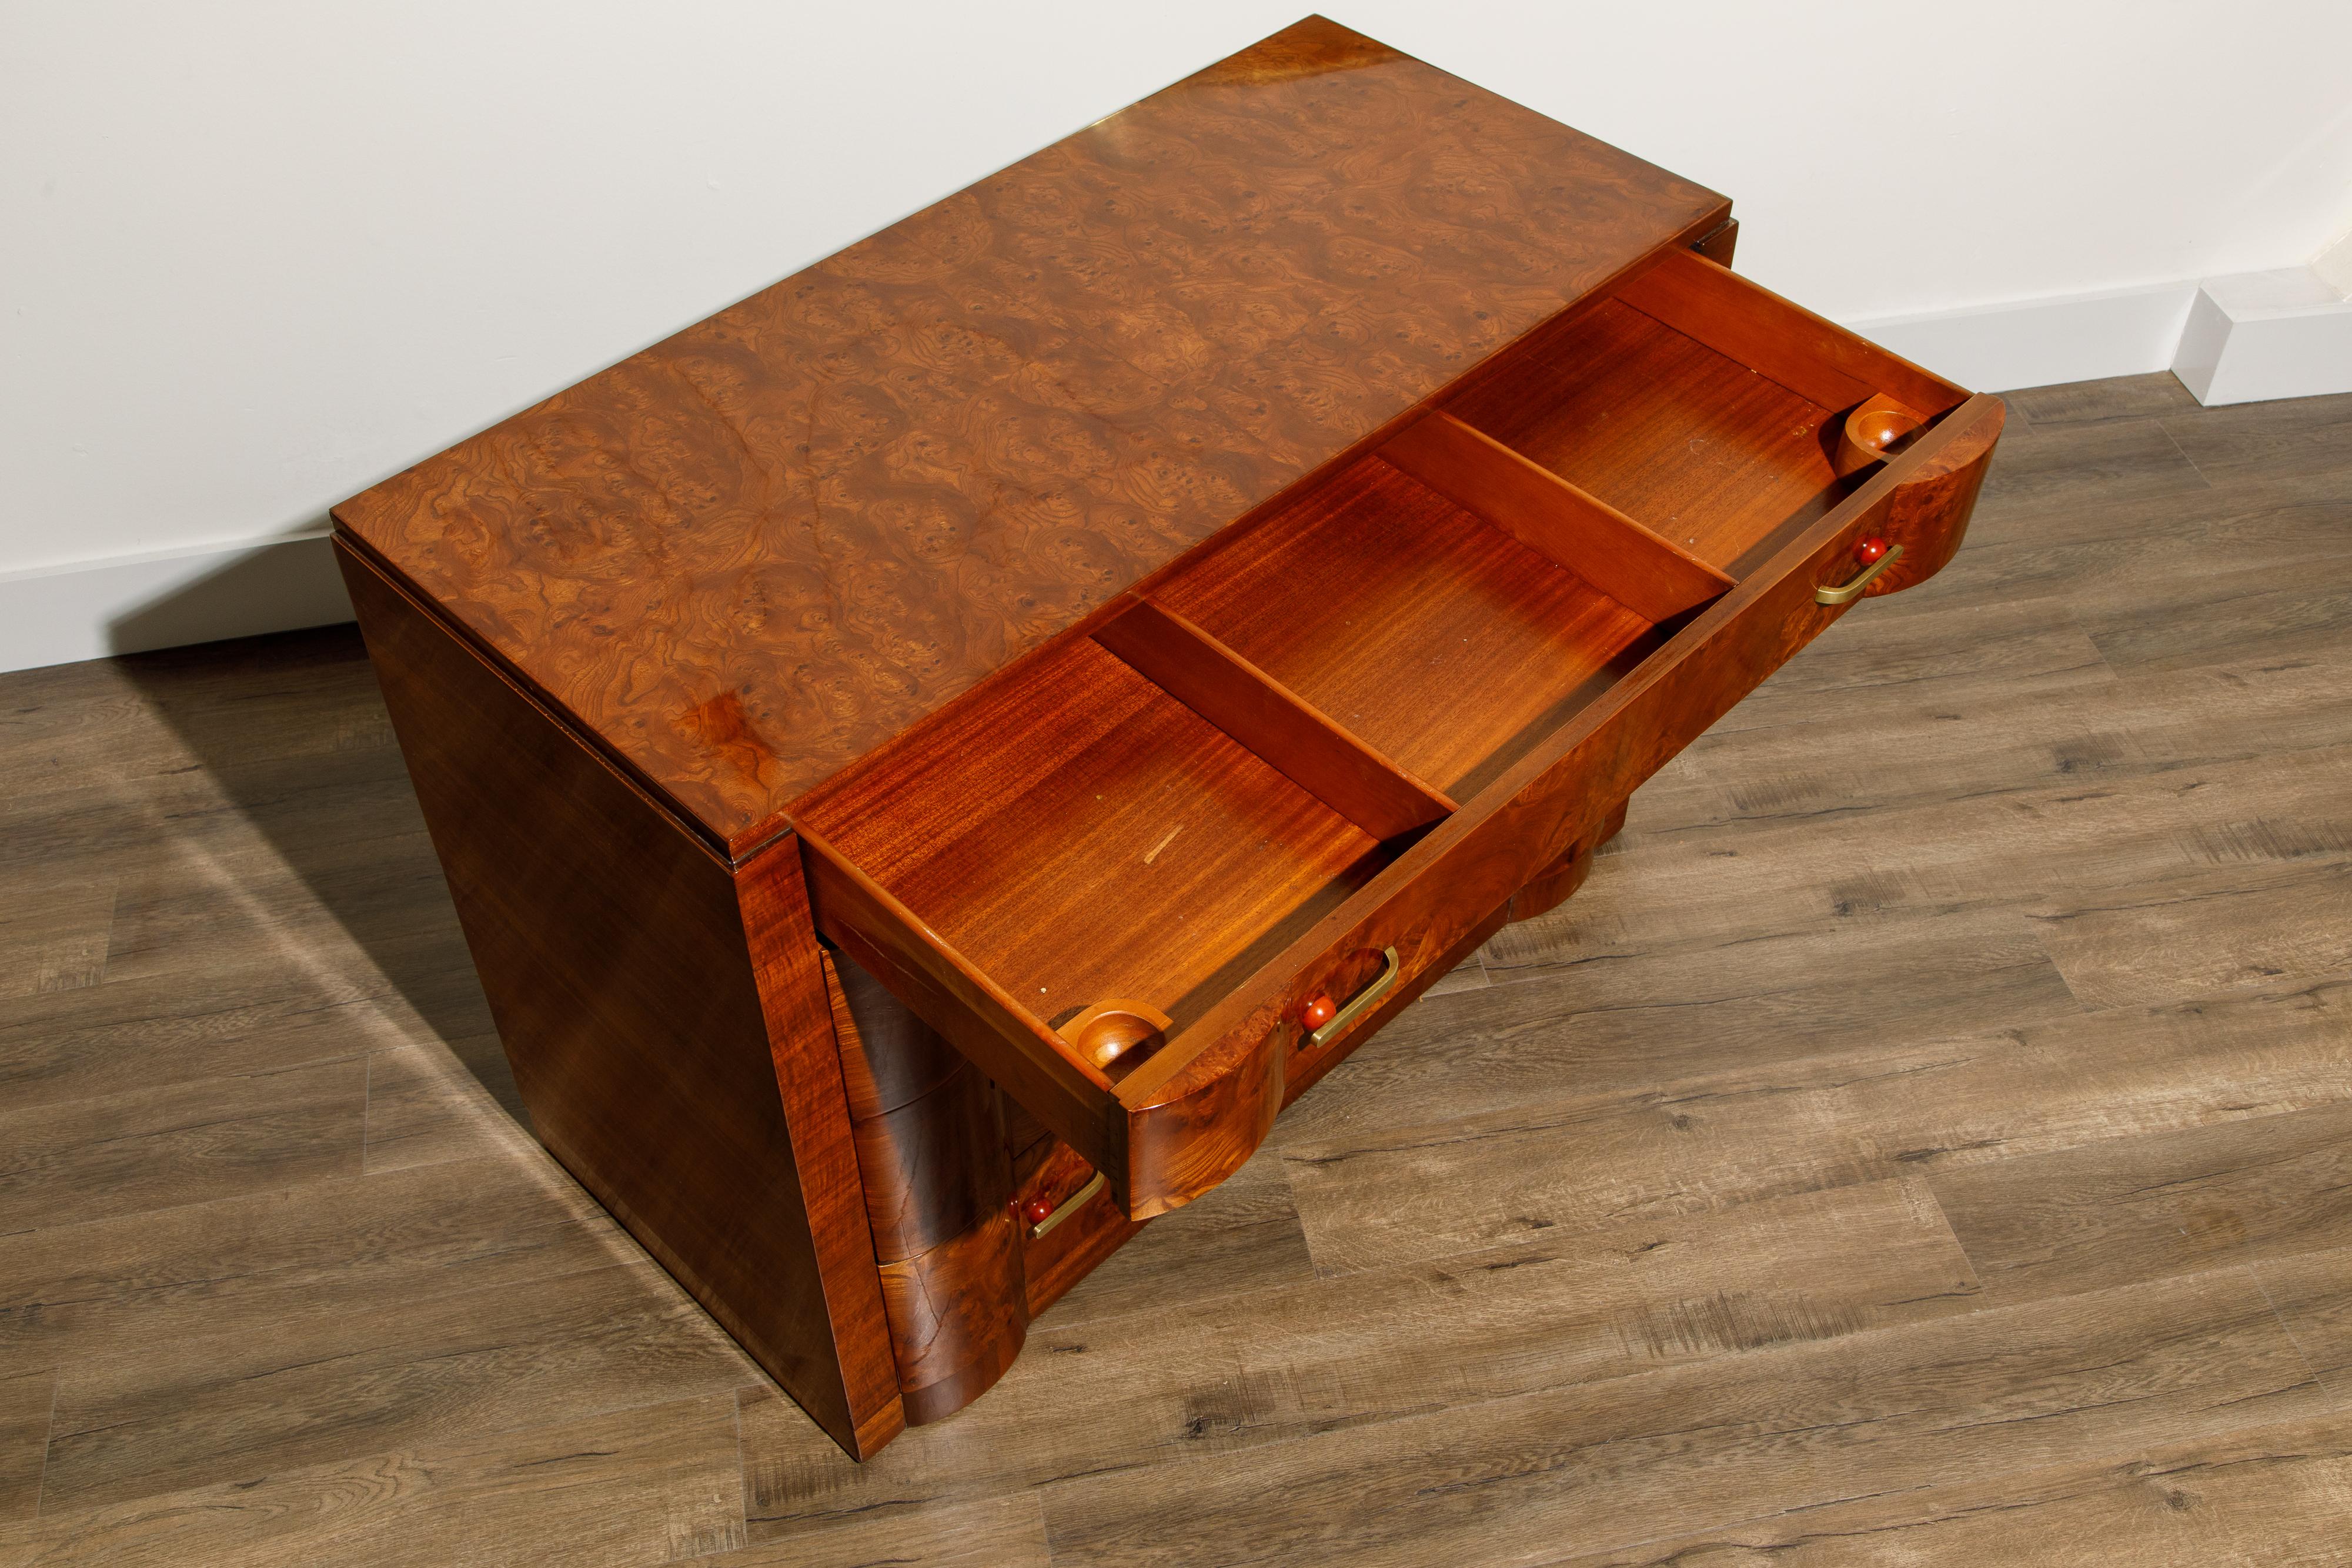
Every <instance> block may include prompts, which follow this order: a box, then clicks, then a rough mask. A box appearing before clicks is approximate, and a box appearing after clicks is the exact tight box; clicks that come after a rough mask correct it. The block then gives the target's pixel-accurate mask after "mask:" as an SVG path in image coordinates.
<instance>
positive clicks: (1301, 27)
mask: <svg viewBox="0 0 2352 1568" xmlns="http://www.w3.org/2000/svg"><path fill="white" fill-rule="evenodd" d="M1728 210H1729V207H1728V204H1727V202H1726V201H1725V200H1724V199H1723V198H1722V197H1720V196H1717V195H1716V194H1714V193H1711V192H1709V191H1706V190H1705V189H1703V188H1701V187H1700V186H1697V185H1695V184H1692V183H1689V182H1687V181H1685V180H1682V179H1678V178H1676V177H1675V176H1674V175H1671V174H1668V173H1666V172H1664V171H1662V170H1659V169H1657V168H1654V167H1653V166H1652V165H1650V164H1648V163H1645V162H1642V161H1641V160H1640V159H1637V158H1633V157H1630V156H1628V155H1627V154H1625V153H1623V152H1618V151H1617V150H1615V149H1614V148H1611V147H1608V146H1605V145H1603V144H1602V143H1601V142H1598V141H1593V140H1592V139H1591V138H1590V137H1586V136H1583V135H1580V134H1579V133H1578V132H1576V131H1571V130H1569V129H1568V128H1567V127H1565V126H1562V125H1559V124H1557V123H1556V122H1554V121H1552V120H1547V119H1545V118H1544V117H1543V116H1541V115H1538V114H1536V113H1534V112H1533V111H1531V110H1526V109H1522V108H1520V107H1519V106H1517V105H1516V104H1513V103H1510V102H1507V101H1506V100H1505V99H1500V98H1497V97H1496V96H1495V95H1493V94H1492V93H1488V92H1484V91H1482V90H1480V89H1477V88H1475V87H1472V86H1470V85H1469V84H1467V83H1465V82H1463V81H1461V80H1459V79H1458V78H1454V77H1452V76H1449V75H1447V74H1446V73H1444V71H1441V70H1437V69H1435V68H1433V67H1430V66H1428V65H1425V64H1423V63H1422V62H1421V61H1419V60H1415V59H1412V58H1411V57H1407V56H1404V55H1402V54H1399V53H1397V52H1396V51H1394V50H1392V49H1390V48H1388V47H1385V46H1383V45H1381V44H1377V43H1374V42H1373V41H1371V40H1370V39H1368V38H1365V37H1361V36H1360V35H1358V34H1356V33H1353V32H1350V31H1349V30H1348V29H1347V28H1345V27H1342V26H1339V25H1337V24H1335V23H1332V22H1329V21H1326V20H1324V19H1322V18H1320V17H1310V18H1308V19H1307V20H1306V21H1303V22H1300V23H1298V24H1297V25H1296V26H1292V27H1290V28H1287V29H1286V30H1285V31H1284V32H1282V33H1279V34H1277V35H1276V36H1275V37H1271V38H1268V39H1266V40H1265V41H1264V42H1262V43H1260V44H1257V45H1255V47H1251V48H1249V49H1246V50H1244V51H1243V52H1242V53H1240V54H1237V55H1234V56H1233V57H1230V58H1228V59H1225V60H1223V61H1221V62H1220V63H1218V64H1217V65H1215V66H1213V67H1211V68H1208V69H1207V70H1204V71H1202V72H1201V73H1200V74H1198V75H1196V76H1193V77H1190V78H1186V79H1185V80H1183V81H1181V82H1179V83H1177V84H1176V85H1175V86H1173V87H1171V88H1169V89H1166V90H1164V91H1162V92H1160V93H1157V94H1155V95H1153V96H1152V97H1150V98H1148V99H1144V100H1143V101H1142V102H1140V103H1138V104H1136V105H1135V106H1134V107H1132V108H1130V109H1128V110H1123V111H1121V112H1119V113H1118V114H1115V115H1112V116H1111V117H1110V118H1108V119H1107V120H1102V121H1100V122H1098V123H1097V124H1095V125H1092V126H1089V127H1088V128H1087V129H1086V130H1085V131H1080V132H1078V133H1077V134H1076V135H1074V136H1071V137H1068V138H1066V139H1065V140H1064V141H1059V142H1056V143H1055V144H1054V145H1053V146H1051V147H1048V148H1046V149H1045V150H1044V151H1043V152H1038V153H1036V154H1034V156H1032V157H1029V158H1027V159H1024V160H1023V161H1022V162H1019V163H1016V164H1014V165H1013V167H1011V168H1009V169H1007V170H1005V171H1003V172H1001V173H998V174H996V175H993V176H992V177H991V178H989V179H987V180H984V181H982V182H981V183H979V184H976V185H974V186H972V187H971V188H970V189H968V190H966V191H963V192H961V193H959V194H957V195H954V196H951V197H949V198H948V199H947V200H945V201H943V202H940V204H937V205H935V206H932V207H929V208H927V209H925V210H924V211H922V212H920V213H918V214H915V215H914V216H912V217H909V218H908V219H906V220H905V221H903V222H901V223H899V224H897V225H893V226H892V227H890V228H888V229H886V230H884V231H882V232H881V233H879V234H877V235H873V236H872V237H871V238H868V239H866V240H864V241H861V242H860V243H858V244H856V245H855V246H850V247H849V248H848V249H847V250H845V251H842V252H841V253H839V254H838V255H836V256H832V257H830V258H828V259H827V260H825V261H823V262H820V263H818V264H817V265H816V266H814V267H810V268H808V269H807V270H806V271H804V272H801V273H797V274H795V275H793V277H788V278H786V279H784V280H783V281H782V282H781V283H778V284H776V285H774V286H773V287H769V288H767V289H765V290H763V291H761V293H758V294H755V295H753V296H752V297H751V298H748V299H746V300H744V301H742V302H741V303H740V304H738V305H735V306H733V307H731V308H728V309H726V310H723V311H721V312H720V313H719V314H718V315H716V316H713V317H712V318H710V319H709V320H706V321H704V322H702V323H700V324H699V325H698V326H695V327H692V328H689V329H687V330H686V331H683V332H681V333H679V334H677V336H676V337H673V338H671V339H669V340H667V341H664V342H661V343H658V344H656V345H655V346H654V347H652V348H650V349H647V350H645V351H643V352H642V353H639V354H636V355H634V356H632V357H631V358H629V359H628V360H625V361H623V362H621V363H620V364H617V365H615V366H614V367H613V368H611V369H610V370H607V371H603V372H601V373H600V374H598V375H595V376H593V377H591V378H590V379H588V380H587V381H585V382H581V383H580V384H579V385H577V386H575V387H572V388H571V389H570V390H568V391H565V392H560V393H558V394H557V395H555V396H554V397H551V398H550V399H548V400H547V401H546V402H542V403H541V404H539V405H538V406H537V407H535V408H532V409H530V410H528V411H526V412H525V413H520V414H518V415H516V416H515V417H514V418H512V419H509V420H508V421H506V422H505V423H501V424H499V425H496V426H494V427H493V428H491V429H489V430H487V431H485V432H483V433H482V434H478V435H476V436H474V437H472V438H470V439H468V440H467V441H464V442H461V443H460V444H457V446H454V447H452V448H450V449H449V450H448V451H447V452H445V453H443V454H441V455H439V456H437V457H435V458H432V459H430V460H429V461H427V462H425V463H422V464H420V465H417V466H416V467H415V468H412V469H410V470H408V471H407V472H406V473H404V474H402V475H399V476H396V477H394V478H393V479H391V480H388V481H386V482H385V483H384V484H382V485H379V486H376V487H375V488H374V489H372V490H369V491H367V492H366V493H365V494H363V495H361V496H358V497H354V498H352V500H350V501H347V502H345V503H344V504H343V505H341V507H337V508H335V517H336V519H337V521H338V522H339V523H341V525H342V526H343V528H345V529H346V530H348V531H349V532H350V533H352V534H353V535H355V536H357V538H359V539H360V540H362V542H363V543H364V544H365V545H367V546H368V547H370V548H371V549H373V550H374V551H375V552H376V553H377V554H378V555H379V556H380V557H381V558H382V559H384V560H385V561H386V562H388V563H389V564H390V565H391V566H393V567H394V569H396V570H399V571H400V572H402V573H404V575H405V576H406V577H407V578H408V579H409V580H410V581H411V582H413V583H414V584H415V585H416V587H417V588H418V589H420V590H421V591H423V592H424V593H425V594H426V595H427V596H429V597H430V598H431V599H433V600H434V601H437V602H438V603H439V605H440V606H441V607H442V609H443V611H444V612H446V614H447V615H449V616H450V617H451V618H453V619H454V620H455V621H456V622H458V623H460V624H461V625H462V626H464V627H465V628H466V629H467V631H468V632H471V633H472V634H473V635H474V636H475V637H477V638H478V639H479V640H480V641H481V642H482V643H485V644H487V645H488V647H489V648H491V649H493V650H494V651H496V652H497V653H499V654H500V655H502V656H503V657H504V658H505V659H506V660H507V661H508V662H509V664H511V665H512V666H513V667H514V668H515V669H516V670H518V671H520V673H521V674H522V675H523V676H524V677H525V678H526V679H527V680H528V681H529V682H530V684H532V685H535V686H536V687H537V688H538V689H539V691H540V692H541V695H543V696H545V697H547V698H549V699H551V701H552V702H553V703H555V704H556V705H558V706H560V707H561V708H562V709H563V710H566V711H567V712H568V713H569V715H570V716H572V718H573V719H574V720H575V721H576V722H577V723H578V724H579V725H580V727H582V728H583V730H584V731H585V732H587V733H588V734H590V735H591V736H593V737H598V738H600V739H601V740H602V741H603V743H604V745H605V746H606V747H609V748H610V749H611V750H612V751H613V752H614V754H615V755H616V756H617V757H618V758H621V759H622V760H623V761H624V762H625V763H626V764H628V765H629V766H631V767H632V768H634V769H635V771H636V772H637V773H638V774H639V775H640V776H641V777H642V779H644V780H645V781H646V782H648V783H650V784H651V785H653V786H654V787H655V788H656V789H658V790H660V791H663V792H665V793H666V794H667V795H668V796H669V797H670V799H671V800H673V801H674V802H675V803H676V804H677V806H678V807H679V808H681V809H682V810H683V811H684V812H685V813H686V814H687V815H688V817H690V818H691V819H693V820H696V821H699V822H700V823H701V824H702V826H703V828H704V829H705V830H706V831H708V832H709V835H710V836H711V837H712V838H713V839H714V840H715V841H719V842H721V843H723V844H725V845H726V846H728V847H729V848H730V849H731V850H734V851H737V852H742V851H745V850H748V849H750V848H752V847H755V846H756V845H757V844H758V843H759V842H760V841H762V840H763V839H765V838H766V837H768V836H769V835H771V834H772V832H773V831H776V829H777V828H778V827H780V826H781V825H782V821H783V813H784V812H785V811H786V810H787V809H788V808H789V806H790V804H791V802H792V801H793V800H794V798H796V797H797V796H799V795H800V794H801V793H803V791H804V790H806V789H809V788H810V787H812V786H814V785H815V784H816V783H818V782H820V781H822V780H823V779H826V778H827V777H829V776H831V775H832V774H833V773H835V771H837V770H838V769H840V768H843V767H844V766H845V765H847V764H848V763H850V762H852V761H854V760H856V758H859V757H860V756H862V755H864V754H865V753H866V752H867V751H869V750H871V749H872V748H873V747H876V746H877V745H879V744H880V743H881V742H882V741H884V740H886V739H887V738H889V737H891V736H893V735H895V734H897V733H898V732H899V731H901V730H904V729H905V728H907V727H908V726H910V725H912V724H913V723H914V722H915V721H917V720H918V719H919V718H921V717H923V716H925V715H926V714H928V713H930V712H932V711H933V710H935V709H937V708H939V707H940V706H942V705H943V704H945V703H947V702H948V701H950V699H952V698H953V697H955V696H956V695H958V694H959V693H961V692H962V691H964V690H966V689H967V688H969V687H970V686H971V685H972V684H973V683H974V682H976V681H978V680H979V679H981V678H982V676H984V675H986V674H989V673H990V672H991V671H992V670H994V669H996V668H998V667H1000V666H1002V665H1003V664H1005V663H1007V662H1008V661H1010V660H1011V659H1013V658H1014V657H1015V656H1017V655H1018V654H1020V653H1024V651H1026V650H1028V649H1030V648H1032V647H1034V646H1035V645H1037V644H1038V643H1042V642H1044V641H1045V639H1047V638H1049V637H1051V636H1053V635H1054V634H1055V633H1056V632H1060V631H1062V630H1064V629H1066V628H1067V627H1068V626H1070V625H1071V624H1073V623H1074V622H1077V621H1078V620H1080V619H1082V618H1083V617H1084V616H1085V615H1086V614H1087V612H1090V611H1092V610H1093V609H1095V608H1096V607H1097V606H1098V605H1100V604H1102V603H1103V602H1104V601H1107V600H1108V599H1109V598H1111V597H1112V596H1113V595H1115V594H1117V593H1118V592H1119V591H1122V590H1123V589H1125V588H1127V587H1129V585H1131V584H1132V583H1134V582H1136V581H1138V580H1140V579H1142V578H1144V577H1146V576H1148V575H1149V574H1150V572H1152V571H1154V570H1157V569H1159V568H1160V567H1161V566H1163V565H1165V564H1166V563H1167V562H1169V561H1171V560H1172V559H1175V558H1176V557H1177V556H1178V555H1180V554H1181V553H1182V552H1183V551H1184V550H1185V549H1188V548H1190V547H1191V546H1192V545H1195V544H1198V543H1199V542H1201V541H1202V540H1203V539H1205V538H1209V537H1210V536H1211V535H1213V534H1214V533H1215V532H1216V531H1217V530H1218V529H1219V528H1223V526H1224V525H1225V524H1227V523H1229V522H1231V521H1232V520H1234V518H1236V517H1240V516H1241V515H1243V514H1244V513H1246V512H1248V511H1249V510H1250V509H1251V508H1252V507H1255V506H1257V505H1259V504H1260V503H1262V502H1264V501H1265V500H1267V499H1268V498H1270V497H1274V496H1275V495H1276V494H1278V493H1280V492H1281V491H1282V490H1284V489H1285V488H1286V487H1287V486H1290V485H1291V484H1292V483H1293V482H1295V481H1297V479H1299V478H1300V477H1302V476H1305V475H1307V474H1309V473H1311V472H1313V471H1314V470H1315V469H1317V468H1318V467H1319V466H1320V465H1323V464H1324V463H1326V462H1327V461H1328V460H1329V459H1331V458H1333V457H1334V456H1336V455H1339V454H1341V453H1343V452H1345V451H1346V450H1348V448H1349V447H1350V446H1351V445H1352V444H1355V443H1356V442H1358V441H1359V440H1360V439H1361V438H1363V437H1364V436H1366V435H1368V434H1371V433H1372V432H1374V431H1376V430H1378V429H1380V428H1381V427H1382V426H1383V425H1385V424H1387V423H1390V422H1391V421H1393V420H1395V419H1396V418H1398V417H1399V416H1401V415H1402V414H1403V413H1407V412H1409V411H1410V410H1412V408H1413V407H1414V405H1415V404H1417V403H1418V402H1421V401H1422V400H1423V399H1424V398H1426V397H1427V396H1429V395H1430V394H1431V393H1433V392H1436V391H1437V390H1439V389H1440V388H1442V387H1444V385H1446V384H1447V383H1448V382H1452V381H1453V380H1454V379H1455V378H1456V377H1457V376H1459V375H1460V374H1461V373H1462V372H1463V371H1465V370H1467V369H1468V368H1469V367H1471V366H1472V365H1475V363H1477V362H1478V361H1481V360H1482V359H1484V358H1486V356H1487V355H1489V354H1490V353H1492V352H1493V351H1494V350H1496V349H1497V348H1500V347H1502V346H1503V345H1505V344H1507V343H1508V342H1510V341H1512V340H1515V339H1517V338H1518V337H1519V336H1521V335H1523V334H1524V333H1526V332H1527V331H1528V329H1531V328H1533V327H1535V326H1537V325H1538V324H1539V323H1540V322H1542V321H1543V320H1545V319H1548V318H1549V317H1550V316H1552V315H1554V314H1555V313H1557V312H1558V311H1559V310H1560V309H1561V308H1563V307H1564V306H1566V305H1567V304H1569V303H1570V301H1572V300H1574V299H1576V298H1578V297H1579V296H1580V295H1582V294H1583V293H1585V292H1586V291H1588V290H1589V289H1591V288H1592V287H1595V286H1596V285H1598V284H1600V283H1601V282H1603V281H1605V280H1606V279H1607V278H1608V277H1611V276H1612V274H1614V273H1616V272H1618V271H1620V270H1621V269H1622V268H1623V267H1626V266H1627V265H1628V264H1630V263H1632V262H1633V261H1635V260H1637V259H1638V258H1639V257H1640V256H1643V254H1644V253H1646V252H1648V251H1650V250H1652V249H1654V248H1655V247H1657V246H1660V245H1662V244H1664V243H1667V242H1668V241H1670V240H1672V239H1674V238H1675V237H1676V236H1677V235H1682V234H1684V233H1685V232H1688V231H1692V230H1694V229H1697V228H1701V227H1704V226H1706V225H1709V224H1711V223H1712V222H1714V221H1716V220H1717V219H1718V218H1719V217H1720V216H1721V215H1723V214H1727V212H1728Z"/></svg>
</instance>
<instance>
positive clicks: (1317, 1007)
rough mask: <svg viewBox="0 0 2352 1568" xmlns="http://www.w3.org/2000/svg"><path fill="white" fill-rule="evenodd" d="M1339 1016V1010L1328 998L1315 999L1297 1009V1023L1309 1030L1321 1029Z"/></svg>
mask: <svg viewBox="0 0 2352 1568" xmlns="http://www.w3.org/2000/svg"><path fill="white" fill-rule="evenodd" d="M1338 1016H1339V1008H1338V1007H1337V1006H1336V1005H1334V1003H1333V1002H1332V1000H1331V998H1328V997H1317V998H1314V999H1313V1000H1312V1001H1310V1002H1308V1003H1307V1005H1306V1006H1305V1007H1303V1008H1301V1009H1298V1021H1299V1022H1300V1023H1303V1024H1305V1025H1306V1026H1307V1028H1308V1029H1310V1030H1317V1029H1321V1028H1322V1027H1323V1026H1324V1025H1325V1024H1327V1023H1329V1022H1330V1021H1331V1020H1332V1019H1335V1018H1337V1017H1338Z"/></svg>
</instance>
